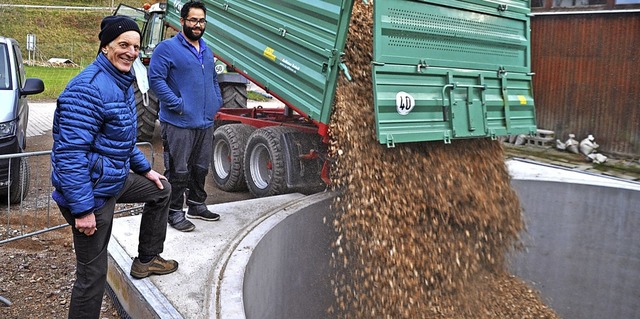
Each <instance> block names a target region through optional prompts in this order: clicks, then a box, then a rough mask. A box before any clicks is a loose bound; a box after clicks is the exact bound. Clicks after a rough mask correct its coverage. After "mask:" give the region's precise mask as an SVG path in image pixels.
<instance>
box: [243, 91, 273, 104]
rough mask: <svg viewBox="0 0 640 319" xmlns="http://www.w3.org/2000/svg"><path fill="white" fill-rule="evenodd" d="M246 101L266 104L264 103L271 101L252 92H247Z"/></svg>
mask: <svg viewBox="0 0 640 319" xmlns="http://www.w3.org/2000/svg"><path fill="white" fill-rule="evenodd" d="M247 99H249V100H252V101H258V102H266V101H271V100H272V99H269V98H267V97H265V96H264V95H262V94H260V93H258V92H253V91H247Z"/></svg>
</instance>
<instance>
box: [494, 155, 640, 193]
mask: <svg viewBox="0 0 640 319" xmlns="http://www.w3.org/2000/svg"><path fill="white" fill-rule="evenodd" d="M505 165H506V166H507V169H508V170H509V175H510V176H511V178H512V179H516V180H537V181H548V182H562V183H574V184H588V185H597V186H603V187H615V188H623V189H629V190H640V183H639V182H635V181H630V180H626V179H622V178H618V177H613V176H608V175H601V174H596V173H592V172H586V171H582V170H578V169H572V168H567V167H562V166H558V165H553V164H548V163H542V162H537V161H533V160H528V159H523V158H511V159H508V160H506V161H505Z"/></svg>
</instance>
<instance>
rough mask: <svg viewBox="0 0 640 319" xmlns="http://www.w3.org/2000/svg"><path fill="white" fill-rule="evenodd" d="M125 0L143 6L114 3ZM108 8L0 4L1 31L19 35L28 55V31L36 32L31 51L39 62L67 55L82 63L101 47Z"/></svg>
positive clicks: (104, 2) (34, 0)
mask: <svg viewBox="0 0 640 319" xmlns="http://www.w3.org/2000/svg"><path fill="white" fill-rule="evenodd" d="M0 3H1V4H28V5H43V6H92V7H109V6H110V5H111V1H108V0H93V1H91V0H82V1H80V0H75V1H74V0H68V1H46V0H9V1H6V0H5V1H0ZM119 3H125V4H128V5H131V6H135V7H140V6H142V4H144V1H140V0H124V1H115V2H114V6H117V5H118V4H119ZM110 14H112V12H111V11H109V10H98V11H87V10H56V9H42V8H38V9H36V8H20V7H6V6H2V7H0V16H1V17H2V19H0V35H2V36H6V37H11V38H15V39H17V40H18V41H19V42H20V44H21V47H22V54H23V56H24V58H25V60H27V59H28V58H29V55H28V52H27V50H26V39H27V34H28V33H33V34H35V35H36V47H37V50H36V52H35V55H33V54H32V55H31V57H32V59H33V60H35V61H36V62H40V61H47V60H48V59H50V58H54V57H55V58H68V59H71V60H72V61H74V62H75V63H77V64H79V65H82V66H84V65H87V64H89V63H91V61H93V59H94V58H95V55H96V52H97V51H98V45H99V41H98V33H99V32H100V21H101V20H102V18H103V17H104V16H106V15H110Z"/></svg>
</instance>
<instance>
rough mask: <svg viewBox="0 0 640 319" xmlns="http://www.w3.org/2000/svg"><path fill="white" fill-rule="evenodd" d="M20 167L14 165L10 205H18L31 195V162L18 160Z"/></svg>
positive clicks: (22, 159) (10, 186)
mask: <svg viewBox="0 0 640 319" xmlns="http://www.w3.org/2000/svg"><path fill="white" fill-rule="evenodd" d="M18 162H19V163H18V165H12V168H11V184H10V185H9V203H10V204H18V203H20V202H22V200H24V199H25V198H27V195H28V194H29V173H30V168H29V162H28V161H27V160H26V159H24V158H20V159H18Z"/></svg>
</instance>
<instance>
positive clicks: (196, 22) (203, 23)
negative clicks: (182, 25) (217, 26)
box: [187, 18, 207, 25]
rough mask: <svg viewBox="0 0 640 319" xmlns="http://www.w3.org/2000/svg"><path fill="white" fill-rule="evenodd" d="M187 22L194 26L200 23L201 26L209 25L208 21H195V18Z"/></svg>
mask: <svg viewBox="0 0 640 319" xmlns="http://www.w3.org/2000/svg"><path fill="white" fill-rule="evenodd" d="M187 21H189V23H190V24H192V25H197V24H198V23H199V24H200V25H205V24H207V20H205V19H195V18H193V19H187Z"/></svg>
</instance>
